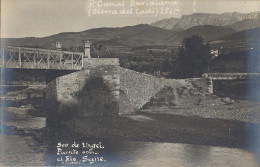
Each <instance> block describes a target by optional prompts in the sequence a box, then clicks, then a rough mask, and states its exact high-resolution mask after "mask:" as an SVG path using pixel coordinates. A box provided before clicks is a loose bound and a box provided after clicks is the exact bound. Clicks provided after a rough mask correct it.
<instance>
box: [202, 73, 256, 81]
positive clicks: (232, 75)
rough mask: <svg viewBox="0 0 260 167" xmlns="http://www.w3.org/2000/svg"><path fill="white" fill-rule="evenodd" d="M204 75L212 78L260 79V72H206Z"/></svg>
mask: <svg viewBox="0 0 260 167" xmlns="http://www.w3.org/2000/svg"><path fill="white" fill-rule="evenodd" d="M202 77H204V78H210V79H212V80H242V79H260V73H205V74H203V75H202Z"/></svg>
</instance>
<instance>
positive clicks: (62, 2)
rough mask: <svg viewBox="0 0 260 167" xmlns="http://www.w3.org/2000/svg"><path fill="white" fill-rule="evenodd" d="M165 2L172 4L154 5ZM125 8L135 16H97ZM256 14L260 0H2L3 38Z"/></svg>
mask: <svg viewBox="0 0 260 167" xmlns="http://www.w3.org/2000/svg"><path fill="white" fill-rule="evenodd" d="M162 1H163V2H167V3H168V4H162V5H154V4H155V2H162ZM138 2H139V3H138ZM147 2H149V3H147ZM151 2H154V4H151ZM172 2H175V3H172ZM142 3H143V4H142ZM130 4H132V6H130ZM117 5H119V6H117ZM120 5H121V6H120ZM123 9H125V10H130V11H131V10H132V11H131V12H132V13H131V12H130V13H129V14H125V13H123V14H122V13H121V14H111V13H110V14H97V11H98V10H99V11H100V10H105V11H106V12H107V11H115V10H116V11H117V12H121V10H123ZM149 10H150V11H149ZM142 11H144V12H148V13H147V14H144V13H142ZM254 11H260V0H246V1H245V0H1V38H20V37H45V36H49V35H53V34H57V33H60V32H79V31H84V30H87V29H91V28H99V27H123V26H131V25H137V24H150V23H152V22H154V21H157V20H160V19H164V18H171V17H176V18H179V17H181V16H182V15H188V14H192V13H224V12H241V13H249V12H254ZM95 12H96V13H95ZM149 12H150V13H149ZM161 12H163V13H162V14H158V13H161ZM156 13H157V14H158V15H156Z"/></svg>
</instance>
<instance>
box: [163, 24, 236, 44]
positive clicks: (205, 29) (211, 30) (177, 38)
mask: <svg viewBox="0 0 260 167" xmlns="http://www.w3.org/2000/svg"><path fill="white" fill-rule="evenodd" d="M233 33H235V31H234V30H233V29H231V28H227V27H221V26H211V25H204V26H195V27H192V28H189V29H187V30H183V31H180V32H178V33H175V34H174V35H172V36H170V37H169V38H167V42H169V43H174V42H181V41H183V39H184V38H186V37H190V36H192V35H200V36H202V37H203V38H204V39H205V40H206V41H210V40H214V39H216V38H218V37H223V36H226V35H230V34H233Z"/></svg>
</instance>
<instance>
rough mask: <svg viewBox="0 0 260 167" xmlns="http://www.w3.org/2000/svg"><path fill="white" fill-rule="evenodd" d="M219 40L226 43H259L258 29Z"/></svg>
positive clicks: (259, 30)
mask: <svg viewBox="0 0 260 167" xmlns="http://www.w3.org/2000/svg"><path fill="white" fill-rule="evenodd" d="M219 39H221V40H226V41H260V27H257V28H253V29H248V30H244V31H240V32H237V33H234V34H231V35H228V36H225V37H222V38H219Z"/></svg>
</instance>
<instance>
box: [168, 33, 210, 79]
mask: <svg viewBox="0 0 260 167" xmlns="http://www.w3.org/2000/svg"><path fill="white" fill-rule="evenodd" d="M210 60H211V55H210V46H209V45H208V44H206V43H205V42H204V39H203V38H202V37H201V36H197V35H193V36H191V37H187V38H185V39H184V40H183V42H182V46H181V47H179V53H178V58H177V60H176V61H175V69H174V71H173V73H172V77H175V78H192V77H201V76H202V74H203V73H205V72H206V71H207V69H208V66H209V63H210Z"/></svg>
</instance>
